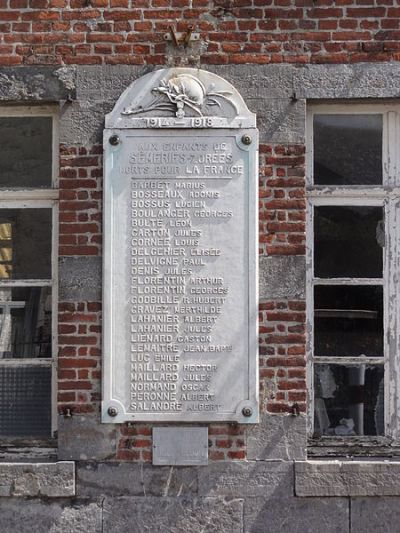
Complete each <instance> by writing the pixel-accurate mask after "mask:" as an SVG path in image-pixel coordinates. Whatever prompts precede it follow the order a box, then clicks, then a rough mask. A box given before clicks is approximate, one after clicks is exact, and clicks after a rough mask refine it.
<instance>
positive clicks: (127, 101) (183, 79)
mask: <svg viewBox="0 0 400 533" xmlns="http://www.w3.org/2000/svg"><path fill="white" fill-rule="evenodd" d="M255 126H256V117H255V114H254V113H251V112H250V111H249V110H248V108H247V106H246V104H245V102H244V100H243V98H242V97H241V95H240V94H239V93H238V91H237V90H236V89H235V88H234V87H233V86H232V85H231V84H230V83H228V82H227V81H226V80H224V79H223V78H221V77H220V76H217V75H216V74H213V73H211V72H206V71H205V70H199V69H193V68H169V69H162V70H157V71H155V72H151V73H150V74H146V75H145V76H143V77H141V78H139V79H138V80H136V81H134V82H133V83H132V84H131V85H130V86H129V87H128V88H127V89H126V90H125V91H124V92H123V93H122V95H121V96H120V98H119V99H118V101H117V103H116V105H115V107H114V109H113V110H112V111H111V113H109V114H108V115H107V117H106V128H112V129H114V128H118V129H131V128H255Z"/></svg>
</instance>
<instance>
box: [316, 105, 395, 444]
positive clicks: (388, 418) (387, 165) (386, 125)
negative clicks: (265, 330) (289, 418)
mask: <svg viewBox="0 0 400 533" xmlns="http://www.w3.org/2000/svg"><path fill="white" fill-rule="evenodd" d="M316 114H349V115H355V114H382V119H383V129H382V184H381V185H365V186H358V185H348V186H344V185H332V186H326V185H314V184H313V167H314V165H313V162H314V160H313V144H314V143H313V117H314V115H316ZM399 139H400V105H399V104H397V103H395V102H388V103H377V104H373V103H371V104H360V103H352V102H346V103H326V102H322V103H317V102H315V103H310V104H309V106H308V107H307V116H306V200H307V214H306V242H307V251H306V272H307V273H306V321H307V332H308V335H307V345H306V353H307V390H308V391H309V399H308V413H307V418H308V437H309V444H310V447H309V453H310V452H311V453H310V455H321V452H319V451H318V450H317V448H318V447H321V446H322V447H324V448H325V451H324V452H322V455H324V454H325V455H326V453H328V454H333V455H335V454H336V453H337V454H341V455H342V454H343V453H345V454H349V453H350V449H351V448H353V450H352V451H351V453H354V454H355V455H376V454H377V455H381V454H382V453H383V454H384V453H385V450H386V451H387V448H388V447H389V446H390V448H391V451H390V454H392V455H393V448H392V447H393V446H394V447H395V446H398V445H400V442H399V437H400V417H398V416H396V415H397V413H400V402H399V399H398V388H399V385H400V342H399V340H398V335H397V334H396V332H398V333H400V327H399V324H400V309H399V307H400V295H397V294H396V279H398V278H399V276H400V228H399V225H400V149H396V147H399ZM399 148H400V147H399ZM332 205H333V206H334V205H336V206H379V207H383V209H384V213H385V246H384V248H383V273H382V279H381V278H316V277H314V265H313V249H314V216H313V212H314V207H316V206H332ZM315 285H352V286H354V285H382V286H383V288H384V291H383V292H384V295H383V297H384V309H383V314H384V332H383V335H384V357H383V360H381V361H382V363H380V362H379V361H377V358H366V359H365V362H373V363H374V364H383V366H384V421H385V422H384V425H385V435H384V436H346V437H341V436H332V437H330V436H321V437H314V436H313V432H314V383H313V381H314V363H317V362H325V363H329V362H330V361H331V360H336V361H337V362H339V361H338V360H339V358H337V357H336V358H330V357H325V356H324V357H316V358H314V355H313V340H314V339H313V335H314V332H313V327H314V326H313V323H314V298H313V287H314V286H315ZM389 295H390V297H389ZM389 332H390V333H391V334H390V335H389ZM353 359H356V358H353ZM349 360H351V357H348V358H345V357H340V363H342V364H346V363H347V362H349ZM396 378H397V379H396ZM314 447H315V448H316V449H315V450H314V452H313V448H314ZM328 450H329V451H328ZM398 453H400V451H399V452H398Z"/></svg>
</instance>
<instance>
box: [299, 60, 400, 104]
mask: <svg viewBox="0 0 400 533" xmlns="http://www.w3.org/2000/svg"><path fill="white" fill-rule="evenodd" d="M293 83H294V89H295V91H296V94H297V96H298V97H299V98H321V99H322V98H336V99H337V98H345V99H349V98H397V97H398V96H399V95H400V66H399V65H398V64H396V63H389V62H388V63H373V64H372V63H361V64H357V65H306V66H304V67H302V68H299V69H296V72H295V74H294V79H293Z"/></svg>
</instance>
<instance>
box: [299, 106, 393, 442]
mask: <svg viewBox="0 0 400 533" xmlns="http://www.w3.org/2000/svg"><path fill="white" fill-rule="evenodd" d="M399 135H400V107H396V106H393V105H380V106H378V105H377V106H373V105H368V106H366V105H351V104H350V105H349V104H347V105H345V106H338V105H314V106H312V107H311V108H310V109H309V111H308V116H307V139H308V140H307V143H308V146H307V180H308V187H307V190H308V192H307V194H308V223H307V228H308V229H307V231H308V247H307V250H308V255H307V263H308V270H307V271H308V274H307V277H308V278H307V321H308V331H309V336H308V341H307V343H308V380H309V390H310V402H309V403H310V411H309V428H310V436H311V437H312V439H313V440H312V441H311V443H312V444H314V445H321V444H324V445H326V444H329V445H333V446H335V444H336V445H337V446H339V445H341V444H343V438H345V439H347V442H346V444H347V445H348V444H349V443H351V442H352V441H353V443H355V442H357V443H360V442H363V441H365V443H364V444H365V445H368V443H372V442H374V444H376V445H377V446H378V445H380V444H382V445H388V444H389V443H391V442H393V440H396V439H397V436H398V432H399V431H398V428H399V422H398V420H397V418H398V417H397V416H396V415H397V413H398V408H399V405H398V403H397V388H398V383H397V382H398V381H399V380H400V373H399V369H400V364H399V363H400V350H399V341H398V333H397V329H398V322H399V318H400V315H399V309H400V305H399V303H400V302H399V295H398V294H397V293H398V292H399V291H398V286H397V284H398V279H399V275H400V247H399V244H400V241H399V238H400V233H399V231H400V218H399V217H400V211H399V209H400V188H398V187H399V186H400V149H399V148H400V147H399V146H398V139H400V136H399Z"/></svg>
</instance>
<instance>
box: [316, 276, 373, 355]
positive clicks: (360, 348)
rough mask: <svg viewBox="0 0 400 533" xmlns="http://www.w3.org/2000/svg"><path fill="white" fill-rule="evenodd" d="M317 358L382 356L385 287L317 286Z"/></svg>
mask: <svg viewBox="0 0 400 533" xmlns="http://www.w3.org/2000/svg"><path fill="white" fill-rule="evenodd" d="M314 355H315V356H348V357H349V356H352V357H354V356H356V357H357V356H362V355H365V356H368V357H383V288H382V287H377V286H366V285H362V286H354V287H344V286H331V285H330V286H317V287H314Z"/></svg>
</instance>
